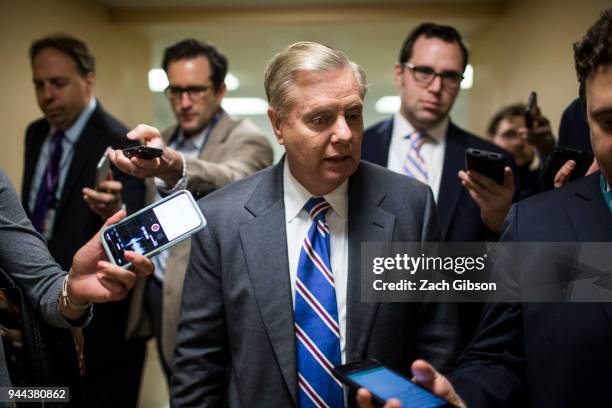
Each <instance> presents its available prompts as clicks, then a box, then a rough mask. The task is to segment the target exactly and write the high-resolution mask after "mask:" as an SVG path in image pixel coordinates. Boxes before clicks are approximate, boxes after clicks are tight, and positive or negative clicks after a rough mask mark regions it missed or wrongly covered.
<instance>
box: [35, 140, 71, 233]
mask: <svg viewBox="0 0 612 408" xmlns="http://www.w3.org/2000/svg"><path fill="white" fill-rule="evenodd" d="M63 140H64V132H63V131H61V130H58V131H57V132H55V133H54V134H53V137H52V138H51V153H50V155H49V162H48V163H47V169H46V170H45V173H44V174H43V178H42V180H41V182H40V187H39V188H38V193H37V194H36V201H35V202H34V209H33V210H32V224H33V225H34V228H36V230H37V231H38V232H40V233H41V234H43V235H45V233H46V232H47V228H48V225H47V221H48V218H47V213H48V211H49V210H50V209H56V208H57V199H56V192H57V185H58V184H59V174H60V162H61V160H62V151H63V149H62V141H63Z"/></svg>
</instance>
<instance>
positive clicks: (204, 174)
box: [111, 39, 273, 379]
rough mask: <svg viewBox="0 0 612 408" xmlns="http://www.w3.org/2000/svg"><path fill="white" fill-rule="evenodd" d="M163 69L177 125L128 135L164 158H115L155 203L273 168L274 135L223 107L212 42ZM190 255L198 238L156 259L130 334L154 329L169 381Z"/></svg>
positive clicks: (181, 45)
mask: <svg viewBox="0 0 612 408" xmlns="http://www.w3.org/2000/svg"><path fill="white" fill-rule="evenodd" d="M162 67H163V69H164V71H166V74H167V76H168V82H169V85H168V88H167V89H166V96H167V97H168V99H169V101H170V106H171V107H172V110H173V112H174V115H175V117H176V121H177V124H176V126H173V127H172V128H170V129H168V130H167V131H165V132H163V134H162V133H160V132H159V131H158V130H157V129H155V128H152V127H150V126H146V125H140V126H138V127H137V128H136V129H134V130H133V131H132V132H130V133H129V134H128V138H130V139H133V140H141V141H143V143H144V144H145V145H147V146H152V147H157V148H160V149H162V150H163V155H162V157H161V158H160V159H154V160H145V159H139V158H132V159H131V160H130V159H128V158H126V157H125V156H124V155H123V154H122V152H121V151H120V150H117V151H115V152H112V153H111V160H112V161H113V162H114V163H115V164H116V165H117V167H119V168H120V169H121V170H123V171H124V172H126V173H131V174H133V175H135V176H138V177H141V178H148V180H147V181H148V184H147V187H148V188H147V201H148V202H151V201H153V200H159V199H161V196H163V195H167V194H170V193H172V192H174V191H176V190H178V189H184V188H186V189H188V190H189V191H190V192H191V193H192V194H193V195H194V196H195V197H196V198H199V197H202V196H204V195H206V194H208V193H210V192H212V191H214V190H216V189H219V188H221V187H223V186H225V185H227V184H229V183H231V182H233V181H235V180H237V179H239V178H242V177H244V176H247V175H249V174H251V173H254V172H255V171H257V170H260V169H263V168H264V167H267V166H269V165H270V164H272V158H273V152H272V147H271V145H270V142H269V141H268V139H267V138H266V136H265V135H264V134H263V133H262V132H261V131H260V130H259V129H258V128H257V127H256V126H255V125H254V124H253V123H252V122H250V121H249V120H235V119H233V118H231V117H230V116H229V115H228V114H227V113H226V112H225V111H224V110H223V108H222V107H221V101H222V99H223V97H224V96H225V94H226V86H225V76H226V74H227V67H228V63H227V59H226V57H225V56H224V55H223V54H222V53H220V52H219V51H218V50H217V49H216V48H215V47H214V46H212V45H210V44H207V43H205V42H200V41H196V40H194V39H186V40H183V41H180V42H178V43H176V44H174V45H172V46H170V47H168V48H167V49H166V50H165V52H164V58H163V61H162ZM189 252H190V241H189V240H185V241H183V242H182V243H181V244H179V245H176V246H174V247H173V248H171V249H170V250H168V251H165V252H163V253H161V254H159V255H158V256H156V257H155V258H154V262H155V268H156V272H155V275H154V276H153V277H150V278H147V279H146V280H147V282H145V279H143V281H142V282H140V283H139V284H138V285H137V287H136V288H135V292H134V299H133V302H132V310H131V311H132V313H131V316H130V320H129V324H128V335H129V336H140V335H147V334H149V330H150V331H152V334H153V335H154V336H155V338H156V339H157V345H158V351H159V353H160V359H161V362H162V366H163V368H164V373H165V374H166V378H167V379H169V378H170V373H171V364H170V363H171V361H172V356H173V352H174V339H175V337H176V325H177V322H178V319H179V308H180V304H181V294H182V290H183V280H184V276H185V271H186V269H187V264H188V261H189ZM143 299H144V300H143Z"/></svg>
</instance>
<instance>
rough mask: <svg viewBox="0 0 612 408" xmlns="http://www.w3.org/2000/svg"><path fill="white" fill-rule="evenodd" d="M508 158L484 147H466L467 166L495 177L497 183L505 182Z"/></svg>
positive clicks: (491, 177) (469, 168)
mask: <svg viewBox="0 0 612 408" xmlns="http://www.w3.org/2000/svg"><path fill="white" fill-rule="evenodd" d="M505 166H506V158H505V157H504V156H503V155H501V154H499V153H495V152H490V151H488V150H482V149H472V148H467V149H465V167H466V168H467V169H468V170H473V171H475V172H478V173H480V174H482V175H483V176H487V177H489V178H490V179H493V180H494V181H495V182H496V183H497V184H503V183H504V167H505Z"/></svg>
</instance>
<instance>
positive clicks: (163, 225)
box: [100, 190, 206, 268]
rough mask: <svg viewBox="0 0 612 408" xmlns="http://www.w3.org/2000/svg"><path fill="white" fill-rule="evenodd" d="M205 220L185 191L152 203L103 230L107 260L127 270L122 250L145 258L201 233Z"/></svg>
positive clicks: (127, 264)
mask: <svg viewBox="0 0 612 408" xmlns="http://www.w3.org/2000/svg"><path fill="white" fill-rule="evenodd" d="M205 226H206V219H205V218H204V215H202V212H201V211H200V208H199V207H198V205H197V204H196V202H195V200H194V199H193V196H192V195H191V193H190V192H188V191H187V190H181V191H177V192H176V193H174V194H171V195H169V196H168V197H166V198H164V199H163V200H160V201H158V202H156V203H153V204H151V205H150V206H148V207H145V208H143V209H142V210H140V211H138V212H137V213H134V214H132V215H130V216H129V217H126V218H124V219H123V220H121V221H119V222H118V223H117V224H114V225H111V226H109V227H106V228H105V229H103V230H102V231H101V232H100V234H101V239H102V246H103V247H104V250H105V251H106V255H107V256H108V259H109V260H110V261H111V262H113V263H114V264H116V265H119V266H121V267H124V268H127V267H129V266H130V263H129V262H128V261H126V259H125V257H124V254H125V251H134V252H137V253H139V254H142V255H145V256H147V257H149V258H150V257H152V256H153V255H155V254H157V253H159V252H161V251H163V250H165V249H167V248H170V247H171V246H173V245H175V244H178V243H179V242H181V241H183V240H184V239H187V238H189V237H190V236H191V235H193V234H195V233H196V232H198V231H200V230H201V229H202V228H204V227H205Z"/></svg>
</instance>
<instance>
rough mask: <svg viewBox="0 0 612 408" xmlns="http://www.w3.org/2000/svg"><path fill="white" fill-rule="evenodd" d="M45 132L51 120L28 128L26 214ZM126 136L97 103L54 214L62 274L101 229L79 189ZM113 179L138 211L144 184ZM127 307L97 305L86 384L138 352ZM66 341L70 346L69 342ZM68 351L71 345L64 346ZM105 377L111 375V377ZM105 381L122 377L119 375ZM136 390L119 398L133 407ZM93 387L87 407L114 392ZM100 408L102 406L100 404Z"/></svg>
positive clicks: (53, 247)
mask: <svg viewBox="0 0 612 408" xmlns="http://www.w3.org/2000/svg"><path fill="white" fill-rule="evenodd" d="M49 129H50V125H49V122H47V121H46V120H45V119H40V120H38V121H36V122H33V123H32V124H30V125H29V126H28V129H27V130H26V141H25V144H26V146H25V166H24V175H23V184H22V188H21V195H22V201H23V206H24V208H26V210H27V211H29V206H28V199H29V193H30V187H31V183H32V178H33V176H34V172H35V169H36V163H37V162H38V157H39V155H40V151H41V148H42V145H43V143H44V141H45V138H46V137H47V135H48V134H49ZM127 132H128V129H127V128H126V127H125V126H124V125H123V124H121V123H120V122H119V121H117V120H116V119H115V118H113V117H112V116H111V115H109V114H108V113H106V112H105V111H104V109H103V108H102V106H101V105H100V103H99V102H98V105H97V106H96V109H95V110H94V112H93V113H92V115H91V117H90V118H89V120H88V121H87V124H86V125H85V127H84V128H83V131H82V133H81V135H80V137H79V139H78V141H77V142H76V145H75V147H74V149H75V151H74V156H73V159H72V162H71V163H70V168H69V170H68V174H67V176H66V181H65V184H64V188H63V190H62V194H61V197H60V201H59V204H58V209H57V212H56V217H55V224H54V228H53V235H52V238H51V239H50V240H49V242H48V245H49V251H50V252H51V255H53V257H54V258H55V260H56V261H57V262H58V263H59V264H60V265H61V266H62V268H63V269H64V270H69V269H70V266H71V264H72V258H73V256H74V254H75V253H76V251H77V250H78V249H79V248H80V247H81V246H83V245H84V244H85V243H86V242H87V241H88V240H89V239H90V238H91V237H92V236H94V235H95V234H96V233H97V232H98V230H99V229H100V228H101V227H102V225H103V221H102V219H101V218H100V216H99V215H97V214H96V213H94V212H93V211H91V210H90V209H89V206H88V205H87V203H86V202H85V201H84V200H83V194H82V193H81V190H82V189H83V187H90V188H93V186H94V184H95V175H96V165H97V163H98V161H99V160H100V157H101V156H102V154H103V153H104V151H105V150H106V148H107V147H108V146H111V147H113V148H114V149H120V148H124V147H127V146H128V145H134V144H135V143H134V142H130V141H128V139H127V138H126V136H125V135H126V134H127ZM113 177H114V179H115V180H119V181H121V182H122V183H123V191H122V198H123V202H124V203H125V204H126V206H127V209H128V212H133V211H135V210H138V209H140V208H141V207H142V206H143V203H144V193H145V185H144V182H143V181H142V180H140V179H137V178H135V177H131V176H129V175H125V174H123V173H121V172H120V171H118V170H117V169H113ZM128 306H129V297H128V298H126V299H123V300H121V301H119V302H111V303H106V304H102V305H96V307H95V309H96V312H95V316H94V318H93V319H92V321H91V323H90V324H89V325H88V326H87V327H85V329H84V335H85V343H86V346H85V348H84V350H85V362H86V365H87V377H86V378H85V381H86V383H87V382H88V381H90V380H91V381H92V382H94V383H95V382H96V380H95V377H96V376H101V377H103V376H105V375H106V374H107V373H111V372H112V371H116V367H113V365H114V364H116V363H117V362H122V363H124V364H126V365H127V363H128V362H129V361H132V360H133V357H132V356H135V355H137V354H138V353H141V352H140V350H139V348H140V347H137V350H134V348H133V347H132V346H131V345H128V344H127V343H126V342H125V330H126V323H127V313H128ZM64 342H65V340H59V341H58V344H60V346H62V347H63V343H64ZM67 342H68V343H70V341H67ZM66 349H67V350H70V349H71V346H70V345H69V344H68V346H67V348H66ZM70 351H72V350H70ZM141 354H142V353H141ZM134 370H136V368H135V369H134ZM124 371H129V369H127V368H126V369H125V370H124ZM108 375H109V376H110V374H108ZM92 376H93V377H92ZM109 378H111V379H112V378H121V373H117V374H116V375H114V376H111V377H109ZM108 381H110V379H109V380H108ZM127 381H130V382H134V381H135V382H138V381H139V377H137V378H136V379H135V380H134V379H125V380H121V382H122V383H123V384H126V383H127ZM135 387H136V390H135V391H136V393H134V395H133V397H130V396H127V395H126V396H125V397H124V399H123V401H124V402H126V401H132V400H133V404H132V402H127V404H132V405H134V404H135V403H136V402H135V398H136V397H137V391H138V389H137V388H138V385H135ZM93 388H96V389H99V391H100V393H99V394H98V395H99V397H98V396H96V397H92V396H91V392H92V391H88V390H86V393H85V394H86V395H85V398H88V404H89V405H91V406H95V405H96V403H95V402H94V401H95V400H100V401H102V400H103V399H104V398H105V395H106V396H110V395H113V393H109V392H108V388H106V389H104V388H101V387H98V386H97V385H94V386H93ZM96 393H97V391H96ZM107 402H108V400H107ZM100 405H106V404H104V403H101V404H100Z"/></svg>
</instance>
